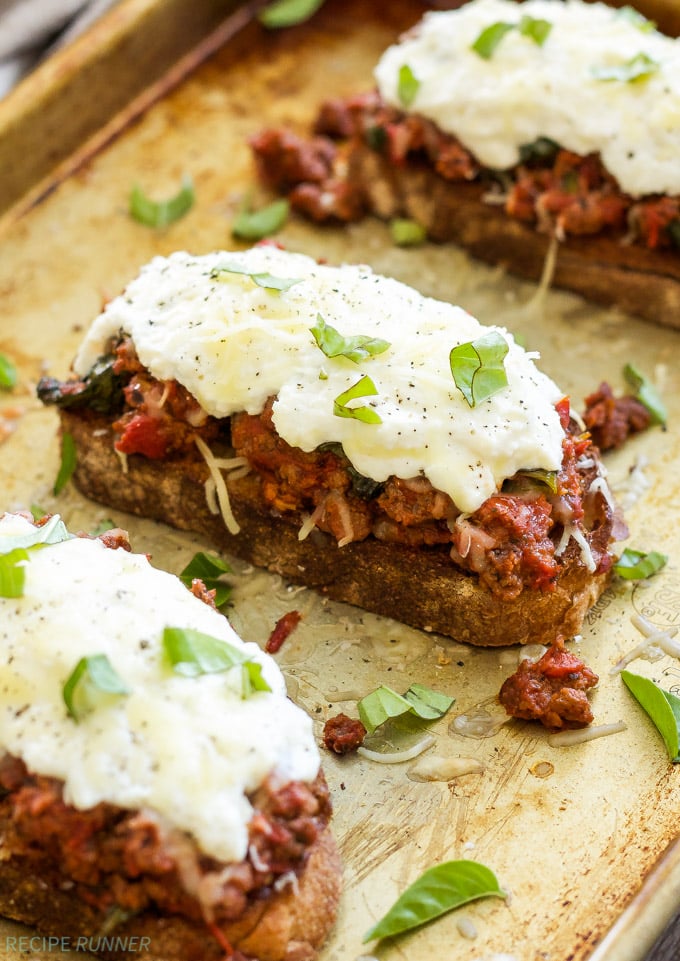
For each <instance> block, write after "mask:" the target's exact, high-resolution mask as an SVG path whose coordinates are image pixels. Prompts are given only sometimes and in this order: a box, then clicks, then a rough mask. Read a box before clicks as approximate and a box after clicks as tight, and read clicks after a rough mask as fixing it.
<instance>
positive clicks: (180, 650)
mask: <svg viewBox="0 0 680 961" xmlns="http://www.w3.org/2000/svg"><path fill="white" fill-rule="evenodd" d="M163 650H164V652H165V656H166V657H167V659H168V661H169V662H170V664H171V665H172V669H173V671H174V672H175V673H176V674H182V675H183V676H184V677H198V676H199V675H201V674H219V673H221V672H222V671H228V670H229V669H230V668H232V667H237V666H239V665H240V667H241V678H242V681H241V695H242V697H244V698H245V697H248V696H249V695H250V693H252V691H271V688H270V686H269V684H267V682H266V681H265V679H264V678H263V677H262V665H261V664H259V663H258V662H257V661H251V660H250V659H249V658H248V656H247V655H246V653H245V652H244V651H241V650H239V649H238V648H237V647H233V646H232V645H231V644H228V643H227V641H223V640H221V639H220V638H218V637H212V636H211V635H210V634H203V633H202V632H201V631H195V630H193V629H191V628H183V627H166V628H165V630H164V631H163Z"/></svg>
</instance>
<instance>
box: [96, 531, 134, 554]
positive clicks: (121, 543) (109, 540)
mask: <svg viewBox="0 0 680 961" xmlns="http://www.w3.org/2000/svg"><path fill="white" fill-rule="evenodd" d="M97 540H99V541H101V542H102V544H103V545H104V547H110V548H112V549H113V550H117V548H119V547H120V548H122V549H123V550H124V551H131V550H132V547H131V546H130V535H129V534H128V532H127V531H124V530H123V529H122V527H112V528H111V530H110V531H104V533H103V534H99V536H98V537H97Z"/></svg>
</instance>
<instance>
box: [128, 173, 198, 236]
mask: <svg viewBox="0 0 680 961" xmlns="http://www.w3.org/2000/svg"><path fill="white" fill-rule="evenodd" d="M195 199H196V194H195V192H194V183H193V180H192V179H191V177H189V176H188V175H187V174H185V175H184V176H183V177H182V186H181V187H180V189H179V191H178V192H177V193H176V194H175V196H174V197H170V198H169V199H168V200H160V201H155V200H151V199H150V198H149V197H147V196H146V194H145V193H144V191H143V190H142V188H141V187H140V186H139V184H135V186H134V187H133V188H132V192H131V193H130V215H131V216H132V217H133V219H134V220H136V221H137V222H138V223H140V224H144V226H145V227H167V226H168V224H172V223H174V222H175V221H176V220H180V218H182V217H183V216H184V215H185V214H187V213H188V212H189V211H190V210H191V208H192V207H193V205H194V201H195Z"/></svg>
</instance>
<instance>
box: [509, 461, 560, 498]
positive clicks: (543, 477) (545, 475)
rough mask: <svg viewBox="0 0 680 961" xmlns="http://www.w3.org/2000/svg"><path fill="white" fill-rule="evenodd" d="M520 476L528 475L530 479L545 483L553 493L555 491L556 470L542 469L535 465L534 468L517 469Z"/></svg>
mask: <svg viewBox="0 0 680 961" xmlns="http://www.w3.org/2000/svg"><path fill="white" fill-rule="evenodd" d="M518 473H519V474H521V475H522V477H528V478H530V479H531V480H534V481H538V483H539V484H545V486H546V487H548V488H549V489H550V490H551V491H552V493H553V494H556V493H557V471H556V470H543V468H541V467H536V468H535V469H534V470H521V471H518Z"/></svg>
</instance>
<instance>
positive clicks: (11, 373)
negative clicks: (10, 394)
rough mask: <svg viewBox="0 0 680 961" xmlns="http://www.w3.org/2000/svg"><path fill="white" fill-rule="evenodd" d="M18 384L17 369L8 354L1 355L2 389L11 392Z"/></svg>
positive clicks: (0, 380)
mask: <svg viewBox="0 0 680 961" xmlns="http://www.w3.org/2000/svg"><path fill="white" fill-rule="evenodd" d="M16 384H17V368H16V364H15V363H14V361H13V360H10V358H9V357H7V355H6V354H0V388H1V389H2V390H11V389H12V388H13V387H16Z"/></svg>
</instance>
